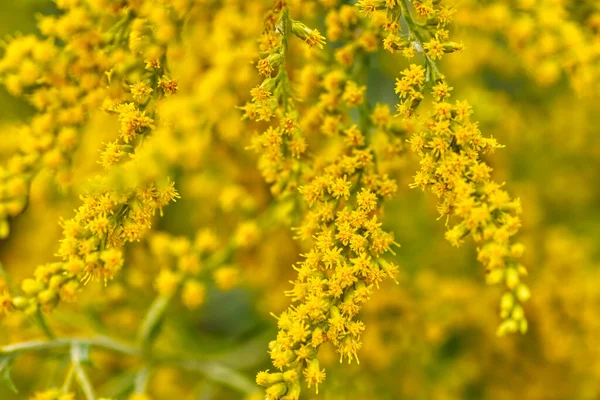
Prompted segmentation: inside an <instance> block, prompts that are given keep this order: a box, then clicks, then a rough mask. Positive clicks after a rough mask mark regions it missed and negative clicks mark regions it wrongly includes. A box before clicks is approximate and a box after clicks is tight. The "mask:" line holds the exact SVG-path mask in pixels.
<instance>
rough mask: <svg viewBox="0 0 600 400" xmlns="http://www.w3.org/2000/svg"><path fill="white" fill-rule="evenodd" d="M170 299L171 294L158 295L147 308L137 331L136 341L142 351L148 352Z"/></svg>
mask: <svg viewBox="0 0 600 400" xmlns="http://www.w3.org/2000/svg"><path fill="white" fill-rule="evenodd" d="M170 301H171V295H159V296H158V297H157V298H156V299H154V301H153V302H152V305H151V306H150V308H149V309H148V312H147V313H146V316H145V317H144V320H143V321H142V324H141V325H140V330H139V332H138V343H139V344H140V346H141V348H142V351H144V352H149V351H150V349H151V348H152V344H153V343H154V339H156V337H157V336H158V333H159V330H160V325H161V323H162V321H163V317H164V314H165V311H166V310H167V306H168V305H169V302H170Z"/></svg>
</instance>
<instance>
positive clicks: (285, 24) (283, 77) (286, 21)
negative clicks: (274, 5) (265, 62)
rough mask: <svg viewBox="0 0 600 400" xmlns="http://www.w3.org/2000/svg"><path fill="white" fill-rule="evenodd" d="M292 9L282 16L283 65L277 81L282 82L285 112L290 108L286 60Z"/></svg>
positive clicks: (285, 10)
mask: <svg viewBox="0 0 600 400" xmlns="http://www.w3.org/2000/svg"><path fill="white" fill-rule="evenodd" d="M290 23H291V21H290V9H289V7H285V8H284V9H283V12H282V15H281V30H282V33H281V35H282V39H281V56H282V60H281V65H280V66H279V71H278V72H277V79H279V80H280V85H282V87H281V101H282V103H283V111H284V112H287V111H288V108H289V106H290V104H289V96H288V94H289V84H290V78H289V76H288V73H287V68H286V58H287V53H288V35H289V33H290Z"/></svg>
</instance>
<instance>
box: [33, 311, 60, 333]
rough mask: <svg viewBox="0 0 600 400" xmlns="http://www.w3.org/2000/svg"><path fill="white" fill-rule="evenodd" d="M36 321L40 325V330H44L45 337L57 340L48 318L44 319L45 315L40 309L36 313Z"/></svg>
mask: <svg viewBox="0 0 600 400" xmlns="http://www.w3.org/2000/svg"><path fill="white" fill-rule="evenodd" d="M35 319H36V321H37V323H38V324H39V325H40V328H42V331H44V335H46V337H47V338H48V339H56V335H55V334H54V332H52V329H50V326H49V325H48V322H47V321H46V317H44V314H42V310H40V309H39V308H38V309H37V311H36V312H35Z"/></svg>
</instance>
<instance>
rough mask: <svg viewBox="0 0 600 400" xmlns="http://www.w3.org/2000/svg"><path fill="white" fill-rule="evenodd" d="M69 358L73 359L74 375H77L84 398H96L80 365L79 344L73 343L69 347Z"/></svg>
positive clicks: (92, 399) (93, 399)
mask: <svg viewBox="0 0 600 400" xmlns="http://www.w3.org/2000/svg"><path fill="white" fill-rule="evenodd" d="M71 360H72V361H73V368H74V370H75V376H76V377H77V381H78V382H79V386H80V387H81V390H82V391H83V394H84V395H85V398H86V399H87V400H96V395H95V394H94V388H93V387H92V383H91V382H90V379H89V378H88V376H87V374H86V373H85V370H84V369H83V366H82V365H81V345H79V344H74V345H73V346H72V347H71Z"/></svg>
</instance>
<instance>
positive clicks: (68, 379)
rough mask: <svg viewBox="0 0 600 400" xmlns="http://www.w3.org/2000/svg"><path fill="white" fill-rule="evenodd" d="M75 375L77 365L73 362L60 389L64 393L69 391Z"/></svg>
mask: <svg viewBox="0 0 600 400" xmlns="http://www.w3.org/2000/svg"><path fill="white" fill-rule="evenodd" d="M73 375H75V366H74V365H73V364H71V366H70V367H69V371H68V372H67V376H66V378H65V383H63V385H62V388H61V390H60V391H61V392H62V393H63V394H66V393H68V392H69V390H70V389H71V384H72V383H73Z"/></svg>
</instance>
